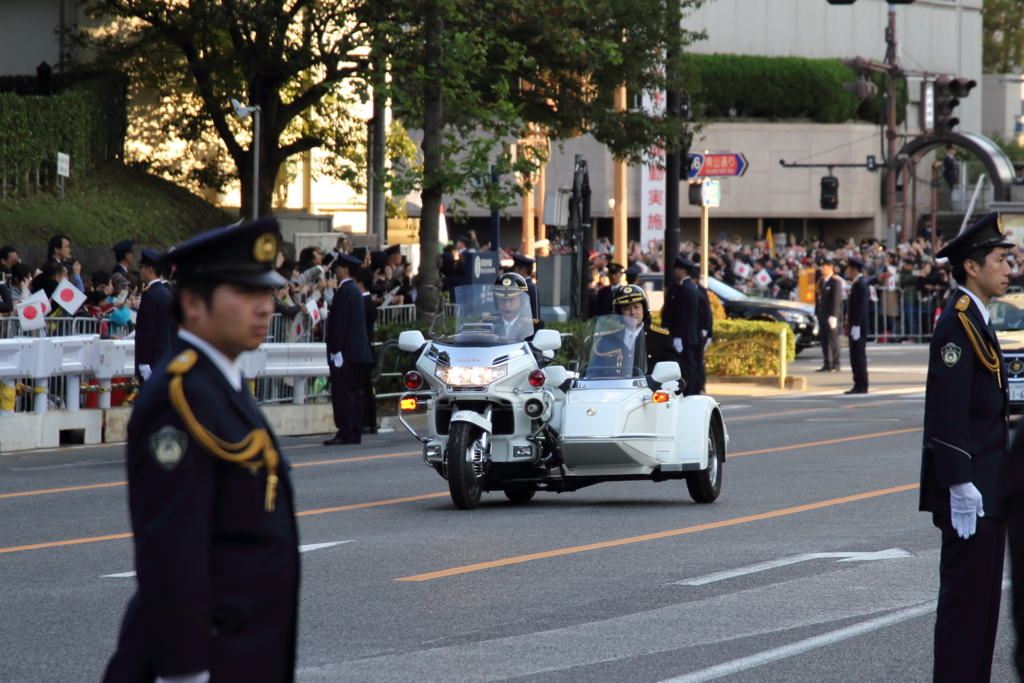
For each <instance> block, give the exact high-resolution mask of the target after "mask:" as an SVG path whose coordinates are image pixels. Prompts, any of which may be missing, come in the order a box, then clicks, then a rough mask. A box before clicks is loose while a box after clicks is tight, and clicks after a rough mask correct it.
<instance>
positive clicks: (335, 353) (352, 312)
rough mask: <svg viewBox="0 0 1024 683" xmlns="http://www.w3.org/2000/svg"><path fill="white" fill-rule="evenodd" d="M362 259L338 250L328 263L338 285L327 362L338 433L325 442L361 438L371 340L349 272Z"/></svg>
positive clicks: (343, 442) (329, 327)
mask: <svg viewBox="0 0 1024 683" xmlns="http://www.w3.org/2000/svg"><path fill="white" fill-rule="evenodd" d="M362 265H363V264H362V262H361V261H360V260H359V259H357V258H356V257H354V256H349V255H348V254H338V258H336V259H335V260H334V262H333V263H331V268H333V269H334V274H335V277H337V278H338V289H337V291H335V292H334V299H333V300H332V301H331V309H330V313H329V314H328V315H327V323H326V328H325V329H326V333H327V340H326V341H327V365H328V367H329V368H330V371H331V404H332V405H333V406H334V426H335V427H337V429H338V431H337V433H336V434H335V435H334V436H333V437H332V438H330V439H327V441H324V445H325V446H339V445H346V444H357V443H362V441H363V411H364V405H363V402H364V400H365V399H364V397H363V391H364V387H365V386H366V377H365V375H366V373H367V372H368V371H369V366H370V364H371V363H373V353H372V352H371V351H370V340H369V337H368V336H367V334H366V316H365V310H364V308H363V294H362V292H360V291H359V287H357V286H356V283H355V282H353V281H352V275H351V273H354V272H355V271H356V269H358V268H360V267H361V266H362Z"/></svg>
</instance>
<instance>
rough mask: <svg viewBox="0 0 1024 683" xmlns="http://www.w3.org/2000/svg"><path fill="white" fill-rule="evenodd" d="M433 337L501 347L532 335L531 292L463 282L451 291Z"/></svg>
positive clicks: (456, 344)
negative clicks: (529, 293)
mask: <svg viewBox="0 0 1024 683" xmlns="http://www.w3.org/2000/svg"><path fill="white" fill-rule="evenodd" d="M449 296H451V297H452V298H451V299H449V300H448V302H447V303H446V305H445V307H444V308H445V312H444V314H443V316H442V317H441V318H439V319H436V320H435V324H434V326H433V329H432V331H433V333H434V338H435V339H436V340H437V341H439V342H442V343H445V344H453V345H455V346H499V345H502V344H515V343H518V342H523V341H526V340H527V339H530V338H532V337H533V332H534V330H533V317H532V313H531V310H530V297H529V295H528V294H527V293H526V292H525V291H523V290H521V289H519V288H518V287H502V286H500V285H499V286H495V285H462V286H461V287H456V288H455V289H454V290H452V291H451V292H450V293H449Z"/></svg>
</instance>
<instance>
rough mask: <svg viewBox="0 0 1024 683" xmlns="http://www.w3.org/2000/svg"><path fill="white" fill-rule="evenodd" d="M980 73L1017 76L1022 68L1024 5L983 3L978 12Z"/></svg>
mask: <svg viewBox="0 0 1024 683" xmlns="http://www.w3.org/2000/svg"><path fill="white" fill-rule="evenodd" d="M981 17H982V19H981V21H982V32H983V33H982V70H983V71H984V72H985V73H987V74H1018V73H1021V70H1022V68H1024V3H1022V2H1020V0H985V3H984V8H983V9H982V11H981Z"/></svg>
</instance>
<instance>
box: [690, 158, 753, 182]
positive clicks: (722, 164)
mask: <svg viewBox="0 0 1024 683" xmlns="http://www.w3.org/2000/svg"><path fill="white" fill-rule="evenodd" d="M689 161H690V170H689V177H690V178H713V177H717V178H721V177H739V176H742V175H743V174H744V173H746V172H747V167H748V166H750V162H748V161H747V158H746V157H745V156H743V154H741V153H732V152H730V153H724V154H691V155H690V159H689Z"/></svg>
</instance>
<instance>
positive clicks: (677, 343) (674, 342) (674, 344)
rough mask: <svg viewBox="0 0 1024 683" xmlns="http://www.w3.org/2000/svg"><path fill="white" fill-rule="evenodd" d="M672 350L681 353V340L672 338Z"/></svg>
mask: <svg viewBox="0 0 1024 683" xmlns="http://www.w3.org/2000/svg"><path fill="white" fill-rule="evenodd" d="M672 348H673V349H675V350H676V353H682V352H683V340H682V339H680V338H679V337H673V338H672Z"/></svg>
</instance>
